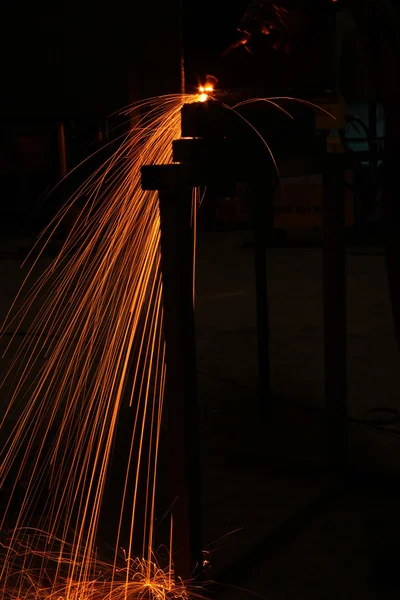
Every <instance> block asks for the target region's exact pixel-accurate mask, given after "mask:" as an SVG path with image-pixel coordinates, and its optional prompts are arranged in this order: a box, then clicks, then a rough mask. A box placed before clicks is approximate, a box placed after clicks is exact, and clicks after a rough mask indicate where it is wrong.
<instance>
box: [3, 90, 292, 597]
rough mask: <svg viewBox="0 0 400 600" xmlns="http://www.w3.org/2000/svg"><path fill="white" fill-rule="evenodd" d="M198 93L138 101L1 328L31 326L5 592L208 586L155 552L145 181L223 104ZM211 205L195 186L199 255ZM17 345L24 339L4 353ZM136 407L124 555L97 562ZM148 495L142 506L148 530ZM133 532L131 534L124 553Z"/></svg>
mask: <svg viewBox="0 0 400 600" xmlns="http://www.w3.org/2000/svg"><path fill="white" fill-rule="evenodd" d="M198 92H199V93H198V94H195V95H179V96H177V95H171V96H163V97H161V98H154V99H151V100H148V101H146V102H143V103H140V104H137V105H135V106H133V107H130V108H128V109H126V111H125V112H124V113H123V114H124V115H125V116H126V117H127V118H128V117H131V116H133V115H132V113H135V114H136V118H135V119H131V122H135V125H134V127H133V129H131V130H130V131H129V133H128V134H126V135H125V136H124V137H122V139H121V141H120V145H119V148H118V150H117V151H116V152H114V153H113V154H112V156H110V157H109V158H108V159H107V160H106V161H105V162H104V163H103V164H102V165H101V166H100V167H99V168H97V169H96V170H95V172H94V173H93V174H92V175H91V176H90V177H89V178H88V179H87V180H86V182H85V183H84V184H83V185H82V186H81V187H80V188H79V189H78V190H77V191H76V192H75V193H74V194H73V196H72V197H71V198H70V200H69V201H68V202H67V203H66V205H65V206H64V207H63V208H62V209H61V211H60V212H59V214H58V215H57V216H56V218H55V219H54V220H53V221H52V222H51V223H50V225H49V226H48V227H47V229H46V230H45V232H44V233H43V234H42V236H41V238H40V240H39V242H38V246H37V247H38V248H39V247H40V248H42V249H44V247H45V245H46V243H47V241H49V240H50V238H51V236H52V235H53V233H54V232H55V231H56V230H57V228H58V227H59V225H60V223H61V222H62V220H63V219H64V217H65V216H66V215H67V213H68V212H69V211H70V210H71V209H72V208H73V207H74V206H75V205H76V204H78V202H79V201H80V200H81V199H82V198H84V199H85V202H84V206H83V208H82V209H81V211H80V214H79V218H78V219H77V220H76V221H75V223H74V225H73V226H72V228H71V230H70V232H69V234H68V236H67V238H66V240H65V242H64V243H63V246H62V248H61V250H60V252H59V254H58V255H57V257H56V258H55V259H54V260H53V261H52V262H51V264H50V265H49V266H48V267H47V268H46V269H45V270H44V271H43V272H42V274H41V275H40V276H39V277H38V278H37V279H36V281H35V283H34V284H33V285H32V286H30V287H29V286H28V285H27V281H28V279H29V278H30V276H31V275H32V270H33V269H34V267H35V266H38V265H37V260H38V258H39V257H40V255H41V252H39V253H38V257H37V258H36V260H34V261H33V266H32V267H31V268H30V270H29V272H28V275H27V277H26V279H25V281H24V284H23V286H22V288H21V291H20V293H19V295H18V296H17V299H16V300H15V301H14V303H13V306H12V308H11V310H10V312H9V314H8V315H7V317H6V320H5V324H4V325H3V328H2V332H3V333H4V332H5V331H7V332H10V330H11V329H12V330H14V331H18V330H20V328H21V326H22V324H24V325H25V327H26V330H27V332H26V335H25V338H24V342H23V343H22V345H21V346H20V348H19V349H18V351H17V352H16V353H15V355H14V356H13V358H12V361H11V364H10V366H9V370H8V373H7V374H6V376H5V379H4V382H3V383H7V385H9V382H10V380H12V381H13V382H14V383H13V385H12V386H11V387H12V389H13V392H12V394H11V397H10V399H9V403H8V406H7V409H6V411H5V414H4V415H3V417H2V420H1V421H0V430H1V433H2V440H3V441H2V443H1V446H0V489H4V488H5V487H7V485H8V483H7V482H8V481H9V480H11V484H10V485H9V489H8V503H7V506H6V508H5V510H4V512H3V514H2V515H1V516H0V555H1V561H2V562H1V564H0V590H1V597H2V598H3V599H4V600H22V599H26V600H41V599H43V600H45V599H51V600H97V599H98V600H134V599H135V600H136V599H142V598H146V599H149V600H169V599H182V600H185V599H186V598H188V596H189V594H190V596H198V595H199V594H198V592H197V591H196V588H195V587H194V586H191V587H189V588H188V582H182V581H180V580H179V579H177V578H176V576H175V574H174V568H173V560H172V554H173V552H172V550H173V549H172V547H171V542H170V547H169V549H168V550H169V564H168V566H167V567H166V568H165V569H164V568H161V567H160V566H159V564H158V562H157V557H156V554H155V551H154V535H155V531H154V522H155V499H156V495H155V493H156V483H157V465H158V458H159V442H160V432H161V420H162V410H163V397H164V386H165V376H166V367H165V346H164V339H163V335H162V319H163V309H162V279H161V271H160V220H159V210H158V199H157V194H156V193H155V192H144V191H142V189H141V181H140V167H141V166H142V165H143V164H154V163H158V164H166V163H170V162H171V161H172V156H171V148H172V141H173V140H174V139H176V138H179V137H180V111H181V108H182V105H183V104H184V103H191V102H204V101H206V100H208V99H209V98H210V99H212V95H211V94H212V92H213V87H212V86H211V85H204V86H200V87H199V90H198ZM277 100H279V98H273V99H261V100H260V99H254V100H251V101H249V102H256V101H258V102H259V101H266V102H270V103H271V104H273V106H275V107H276V108H278V109H280V110H284V109H282V108H281V107H279V105H278V104H276V101H277ZM247 103H248V102H243V103H241V104H238V105H236V106H235V107H233V110H234V111H235V112H237V111H238V109H239V108H240V106H241V105H244V104H247ZM284 112H285V114H286V115H287V116H288V117H290V114H289V113H288V112H287V111H284ZM239 116H240V115H239ZM242 118H243V117H242ZM246 122H247V123H248V121H246ZM248 125H249V127H250V128H253V129H254V127H253V126H252V125H251V124H250V123H248ZM256 133H257V134H258V132H256ZM258 135H260V134H258ZM263 141H264V140H263ZM201 202H202V198H201V197H200V194H199V190H195V192H194V195H193V210H192V228H193V233H194V237H193V240H194V259H195V256H196V252H195V246H196V210H197V207H198V206H199V205H200V204H201ZM193 288H194V281H193ZM26 290H27V291H26ZM12 342H13V336H11V341H10V342H9V344H8V346H7V347H6V350H5V352H7V351H8V350H10V346H11V345H12ZM15 382H16V383H15ZM10 385H11V384H10ZM125 404H129V406H130V407H131V409H132V413H131V414H132V418H131V421H132V423H131V429H132V435H131V440H130V450H129V452H128V455H127V457H126V463H125V465H124V469H125V483H124V490H123V494H122V499H121V507H120V514H119V524H118V526H117V527H116V531H115V540H114V545H113V548H115V550H114V559H113V561H111V564H107V563H105V562H102V561H101V560H99V559H98V557H97V544H98V528H99V523H100V520H101V516H102V514H101V509H102V504H103V499H104V493H105V487H106V483H107V480H108V479H109V477H110V465H111V459H112V452H113V448H114V444H115V440H116V432H117V424H118V419H119V416H120V412H121V408H122V407H123V406H124V405H125ZM132 473H133V478H132ZM142 476H143V477H142ZM132 479H133V482H132ZM143 480H144V481H145V482H146V483H145V485H144V488H145V489H143V486H141V485H140V482H141V481H143ZM21 489H22V490H23V493H22V498H21ZM44 492H45V493H44ZM18 496H19V501H18ZM44 496H45V497H44ZM139 496H140V499H141V500H142V503H141V504H142V505H144V508H142V509H141V517H142V528H141V530H140V532H139V534H138V532H137V531H136V529H135V525H136V526H137V513H138V505H139ZM17 504H19V510H18V512H17V514H14V512H15V506H16V505H17ZM127 522H128V525H126V523H127ZM171 523H172V521H171ZM6 531H9V532H10V533H7V534H6V533H5V532H6ZM122 537H124V538H125V539H127V540H128V543H127V547H126V548H125V550H124V554H123V556H121V554H120V551H119V548H120V546H121V538H122ZM138 539H139V541H140V546H141V548H142V550H141V554H140V556H139V558H138V557H137V555H136V554H135V552H136V550H137V543H138ZM171 540H172V533H171ZM188 589H189V590H190V591H188Z"/></svg>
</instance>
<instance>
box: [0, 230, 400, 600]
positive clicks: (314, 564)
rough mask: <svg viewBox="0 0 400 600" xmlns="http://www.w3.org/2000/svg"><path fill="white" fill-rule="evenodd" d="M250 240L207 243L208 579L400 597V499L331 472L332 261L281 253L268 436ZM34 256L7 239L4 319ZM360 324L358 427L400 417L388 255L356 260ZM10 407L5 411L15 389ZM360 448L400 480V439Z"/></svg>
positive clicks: (353, 302) (315, 252) (352, 298)
mask: <svg viewBox="0 0 400 600" xmlns="http://www.w3.org/2000/svg"><path fill="white" fill-rule="evenodd" d="M250 240H251V235H250V234H249V233H248V232H224V233H221V232H220V233H203V234H201V235H200V236H199V245H198V279H197V305H196V308H197V353H198V371H199V396H200V410H201V426H202V461H203V511H204V545H205V548H206V549H207V550H208V551H209V555H208V559H209V561H210V564H211V568H210V570H209V572H208V573H207V576H209V577H210V579H213V580H216V581H217V583H220V584H223V583H227V584H229V586H223V585H221V586H219V587H218V586H217V590H218V591H219V593H221V595H222V596H224V597H225V596H226V597H227V598H228V597H229V598H244V597H246V598H247V597H249V598H251V597H252V594H259V595H261V596H262V597H264V598H268V599H269V600H290V599H292V598H293V599H294V598H296V599H297V600H301V599H303V598H304V599H306V598H307V600H314V599H315V600H317V599H321V598H326V599H332V600H333V598H335V600H336V599H337V598H343V599H346V598H350V597H351V598H354V597H357V598H365V599H367V600H369V599H372V598H380V599H391V598H394V597H395V594H396V597H398V595H399V592H400V580H399V579H398V578H397V577H396V576H395V573H396V572H397V571H398V565H399V560H400V516H399V514H398V506H399V499H400V493H399V490H398V489H397V487H396V486H392V487H387V486H386V484H385V485H384V484H383V483H382V484H380V485H377V484H376V483H374V482H375V481H376V480H374V481H372V480H370V479H369V478H368V477H364V478H360V479H359V480H358V479H357V481H355V480H354V482H350V484H349V483H347V484H346V486H344V485H343V483H342V482H341V480H340V478H338V477H337V476H335V475H334V474H333V473H329V472H328V471H327V470H326V469H325V467H324V450H325V444H324V442H325V429H324V420H323V414H322V409H323V353H322V350H323V346H322V342H323V331H322V285H321V252H320V250H319V249H317V248H312V249H307V248H279V249H278V248H277V249H271V250H270V252H269V257H268V262H269V279H270V289H269V294H270V323H271V363H272V386H273V410H272V414H271V417H270V420H269V422H268V423H266V424H263V423H261V422H260V419H259V417H258V402H259V398H258V395H257V368H256V342H255V311H254V305H255V301H254V285H253V282H254V279H253V268H252V249H251V246H250V244H249V241H250ZM27 244H28V241H27V240H25V241H23V240H22V241H20V242H18V241H15V242H11V241H10V239H6V238H5V237H4V239H3V241H2V244H1V246H0V257H1V263H0V279H1V287H0V310H1V313H2V314H5V312H6V309H7V307H8V306H9V303H10V301H11V299H12V298H13V296H14V295H15V293H16V290H17V289H18V286H19V283H20V282H21V281H22V278H23V275H24V272H23V271H21V270H20V269H19V266H20V257H21V255H23V254H24V252H25V250H24V248H26V247H27ZM353 252H354V253H353ZM46 260H47V259H45V260H44V262H43V264H42V266H44V264H45V262H46ZM348 318H349V323H348V340H349V344H348V353H349V357H348V366H349V384H348V385H349V413H350V415H351V416H354V417H359V418H363V417H364V416H365V414H366V413H367V411H368V410H370V409H371V408H374V407H380V406H389V407H393V408H395V409H398V410H399V411H400V394H399V391H400V360H399V357H398V355H397V351H396V347H395V341H394V336H393V330H392V322H391V314H390V306H389V298H388V293H387V285H386V278H385V269H384V258H383V256H382V255H381V254H380V253H379V250H377V249H376V248H374V249H368V248H367V249H365V251H364V249H363V250H362V251H360V249H354V250H353V249H351V248H350V249H349V252H348ZM1 343H2V345H3V347H4V344H5V343H6V342H5V340H3V341H2V342H1ZM0 401H1V404H2V405H3V406H4V404H5V403H6V401H7V389H3V390H2V391H1V396H0ZM349 438H350V456H349V464H350V465H351V467H352V468H353V469H355V470H357V471H358V472H360V473H365V474H368V473H371V474H373V475H382V474H388V475H393V476H395V477H397V476H398V475H399V474H400V453H399V444H400V440H399V439H398V438H396V437H395V436H389V435H382V434H376V433H373V432H371V431H370V430H369V429H367V428H366V427H364V426H360V425H356V424H353V425H350V426H349ZM399 480H400V478H399ZM352 484H353V485H352ZM238 588H240V589H238ZM243 590H249V592H248V593H247V592H245V591H243ZM253 597H254V596H253Z"/></svg>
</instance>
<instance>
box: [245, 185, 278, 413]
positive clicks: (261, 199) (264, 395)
mask: <svg viewBox="0 0 400 600" xmlns="http://www.w3.org/2000/svg"><path fill="white" fill-rule="evenodd" d="M270 189H272V183H271V187H270ZM248 190H249V195H250V203H251V218H252V227H253V235H254V271H255V283H256V319H257V355H258V356H257V359H258V376H259V398H260V415H261V416H265V414H266V412H267V410H268V409H269V408H270V407H271V369H270V356H269V318H268V272H267V237H268V233H269V230H270V223H269V214H268V206H267V205H268V202H270V201H271V199H270V198H269V196H268V193H269V190H268V189H267V187H266V185H265V182H260V181H258V178H257V177H256V178H254V180H253V181H252V183H251V184H249V185H248Z"/></svg>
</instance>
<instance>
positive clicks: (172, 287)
mask: <svg viewBox="0 0 400 600" xmlns="http://www.w3.org/2000/svg"><path fill="white" fill-rule="evenodd" d="M159 197H160V218H161V268H162V279H163V302H164V334H165V343H166V368H167V371H166V397H165V403H166V415H167V423H168V451H169V464H170V472H169V486H170V501H171V505H172V509H171V510H172V514H173V515H174V520H173V552H174V554H173V560H174V564H175V572H176V575H177V576H178V577H181V578H182V579H191V578H193V577H194V576H198V575H199V574H200V572H201V567H202V545H201V506H200V476H199V449H198V408H197V381H196V347H195V320H194V307H193V231H192V227H191V211H192V198H191V189H190V188H177V189H174V190H171V191H161V192H159Z"/></svg>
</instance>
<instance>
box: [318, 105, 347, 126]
mask: <svg viewBox="0 0 400 600" xmlns="http://www.w3.org/2000/svg"><path fill="white" fill-rule="evenodd" d="M320 106H321V109H323V110H324V111H327V112H328V113H330V115H332V116H329V115H327V114H326V113H325V112H323V111H322V110H317V117H316V128H317V129H319V130H321V131H327V130H330V129H344V128H345V124H346V105H345V104H344V103H337V104H321V105H320Z"/></svg>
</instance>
